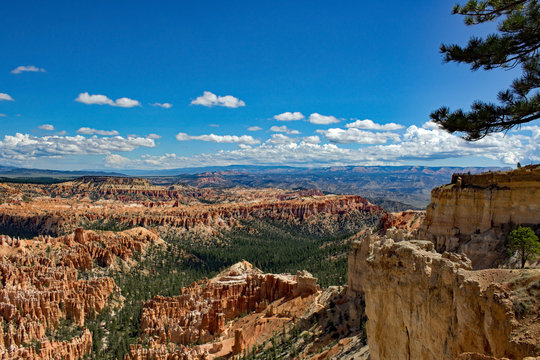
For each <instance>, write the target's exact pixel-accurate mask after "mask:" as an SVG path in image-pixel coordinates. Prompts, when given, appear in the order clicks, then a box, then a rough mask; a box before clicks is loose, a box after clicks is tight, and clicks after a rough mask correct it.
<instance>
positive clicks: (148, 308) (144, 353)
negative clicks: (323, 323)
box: [127, 261, 320, 359]
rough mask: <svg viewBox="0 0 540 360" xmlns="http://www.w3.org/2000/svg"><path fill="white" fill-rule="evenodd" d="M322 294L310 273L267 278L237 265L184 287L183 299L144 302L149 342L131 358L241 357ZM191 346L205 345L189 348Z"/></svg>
mask: <svg viewBox="0 0 540 360" xmlns="http://www.w3.org/2000/svg"><path fill="white" fill-rule="evenodd" d="M319 294H320V291H319V287H318V285H317V279H315V278H313V277H312V276H311V275H310V274H309V273H307V272H299V273H298V274H297V275H289V274H279V275H275V274H263V273H262V272H261V271H260V270H258V269H256V268H254V267H253V266H252V265H251V264H249V263H247V262H245V261H244V262H241V263H238V264H235V265H233V266H232V267H230V268H229V269H227V270H225V271H224V272H222V273H221V274H219V275H218V276H216V277H215V278H213V279H210V280H204V279H203V280H201V281H199V282H197V283H194V284H192V285H191V286H189V287H187V288H183V289H182V295H180V296H175V297H162V296H156V297H155V298H154V299H153V300H151V301H148V302H147V303H145V304H144V307H143V310H142V313H141V330H142V333H143V335H142V340H143V342H144V341H145V339H146V341H150V343H149V345H148V346H147V348H144V347H143V346H142V345H137V346H133V347H132V349H131V352H130V354H129V356H127V359H154V358H160V359H161V358H163V359H173V358H174V359H176V358H180V359H203V358H208V357H210V358H214V357H219V356H230V355H231V354H240V353H242V352H243V351H244V350H245V349H247V348H251V347H252V346H253V345H255V344H260V343H262V342H263V341H265V340H267V339H268V338H270V337H271V336H272V335H273V334H274V332H279V331H281V330H282V329H283V327H284V326H285V325H286V324H289V323H291V321H294V319H295V318H299V317H301V315H303V314H304V313H305V312H306V311H307V308H308V307H309V306H310V305H312V304H313V303H314V301H315V299H316V298H317V296H318V295H319ZM210 341H212V343H209V342H210ZM204 343H207V344H204ZM190 344H204V345H200V346H196V347H190V348H187V347H186V345H190ZM171 345H172V347H171ZM175 356H176V357H175Z"/></svg>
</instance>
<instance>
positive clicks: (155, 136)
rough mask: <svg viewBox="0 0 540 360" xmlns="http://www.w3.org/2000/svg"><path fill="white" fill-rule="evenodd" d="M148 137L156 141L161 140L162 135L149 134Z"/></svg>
mask: <svg viewBox="0 0 540 360" xmlns="http://www.w3.org/2000/svg"><path fill="white" fill-rule="evenodd" d="M146 137H147V138H148V139H154V140H158V139H161V135H158V134H148V135H147V136H146Z"/></svg>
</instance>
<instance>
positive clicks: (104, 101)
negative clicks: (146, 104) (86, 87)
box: [75, 92, 141, 108]
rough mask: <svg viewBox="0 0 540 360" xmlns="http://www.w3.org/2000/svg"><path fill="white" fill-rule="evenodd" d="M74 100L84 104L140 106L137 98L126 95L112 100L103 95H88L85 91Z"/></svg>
mask: <svg viewBox="0 0 540 360" xmlns="http://www.w3.org/2000/svg"><path fill="white" fill-rule="evenodd" d="M75 101H77V102H80V103H83V104H86V105H110V106H117V107H123V108H132V107H136V106H141V103H140V102H139V101H137V100H133V99H130V98H127V97H122V98H119V99H116V100H115V101H113V100H112V99H109V98H108V97H107V96H105V95H90V94H89V93H87V92H84V93H80V94H79V96H77V98H76V99H75Z"/></svg>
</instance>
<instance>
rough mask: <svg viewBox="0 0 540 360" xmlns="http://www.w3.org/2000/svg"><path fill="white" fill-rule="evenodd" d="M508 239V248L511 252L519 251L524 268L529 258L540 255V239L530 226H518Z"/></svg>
mask: <svg viewBox="0 0 540 360" xmlns="http://www.w3.org/2000/svg"><path fill="white" fill-rule="evenodd" d="M508 240H509V241H508V250H509V251H510V253H511V254H515V253H516V252H517V255H518V257H519V259H520V260H521V268H522V269H523V268H524V267H525V263H526V262H527V260H532V259H534V258H535V257H537V256H538V255H540V241H538V236H536V234H535V233H534V231H533V230H532V229H531V228H530V227H522V226H521V225H520V226H518V228H517V229H515V230H513V231H512V232H511V233H510V236H509V237H508Z"/></svg>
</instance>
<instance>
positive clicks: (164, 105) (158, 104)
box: [152, 103, 172, 109]
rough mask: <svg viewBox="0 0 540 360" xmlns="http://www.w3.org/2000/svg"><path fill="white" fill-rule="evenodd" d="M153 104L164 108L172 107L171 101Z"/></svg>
mask: <svg viewBox="0 0 540 360" xmlns="http://www.w3.org/2000/svg"><path fill="white" fill-rule="evenodd" d="M152 106H156V107H160V108H164V109H170V108H172V104H170V103H153V104H152Z"/></svg>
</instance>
